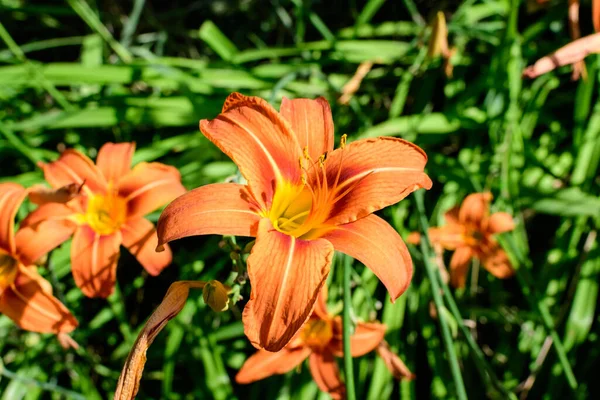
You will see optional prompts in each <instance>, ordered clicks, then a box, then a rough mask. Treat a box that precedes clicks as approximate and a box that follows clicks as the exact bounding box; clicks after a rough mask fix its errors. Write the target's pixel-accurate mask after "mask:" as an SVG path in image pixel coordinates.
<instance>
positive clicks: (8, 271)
mask: <svg viewBox="0 0 600 400" xmlns="http://www.w3.org/2000/svg"><path fill="white" fill-rule="evenodd" d="M18 264H19V263H18V261H17V260H15V259H14V258H13V257H11V256H10V255H8V254H4V253H0V294H1V293H2V292H3V291H4V289H6V288H7V287H9V286H10V285H12V283H13V282H14V281H15V278H16V277H17V269H18V268H17V266H18Z"/></svg>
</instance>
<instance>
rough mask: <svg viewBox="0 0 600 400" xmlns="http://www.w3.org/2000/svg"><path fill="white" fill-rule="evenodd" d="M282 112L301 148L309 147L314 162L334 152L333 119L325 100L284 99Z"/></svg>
mask: <svg viewBox="0 0 600 400" xmlns="http://www.w3.org/2000/svg"><path fill="white" fill-rule="evenodd" d="M280 112H281V115H282V116H283V117H284V118H285V119H287V120H288V121H289V122H290V124H291V126H292V130H293V131H294V133H295V134H296V137H297V138H298V143H299V144H300V147H301V148H303V149H304V148H305V147H307V148H308V154H309V155H310V156H311V157H312V158H313V159H314V160H317V159H318V158H319V156H320V155H322V154H323V153H325V152H329V151H331V150H333V118H332V116H331V107H330V106H329V103H328V102H327V100H325V98H323V97H319V98H318V99H315V100H312V99H293V100H290V99H287V98H285V97H284V98H283V100H282V101H281V109H280Z"/></svg>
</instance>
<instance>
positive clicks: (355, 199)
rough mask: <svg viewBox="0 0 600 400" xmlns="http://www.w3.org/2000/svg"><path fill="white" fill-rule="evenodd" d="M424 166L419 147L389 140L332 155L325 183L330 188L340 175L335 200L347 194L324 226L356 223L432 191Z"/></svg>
mask: <svg viewBox="0 0 600 400" xmlns="http://www.w3.org/2000/svg"><path fill="white" fill-rule="evenodd" d="M426 162H427V155H426V154H425V152H424V151H423V150H421V149H420V148H419V147H417V146H415V145H414V144H412V143H409V142H407V141H405V140H402V139H398V138H391V137H380V138H375V139H363V140H358V141H356V142H353V143H350V144H349V145H348V146H346V147H345V148H343V149H341V148H340V149H336V150H334V151H332V152H331V154H330V155H329V156H328V158H327V161H326V163H325V165H326V168H327V181H328V182H329V184H330V185H332V184H333V183H334V182H335V181H336V176H337V175H338V171H340V174H339V183H338V191H339V192H338V196H342V195H343V194H344V192H347V193H346V194H345V195H344V196H343V197H341V198H340V199H339V200H338V201H337V202H336V203H335V204H334V207H333V210H332V211H331V214H330V220H329V221H328V222H327V223H329V224H345V223H348V222H352V221H356V220H357V219H360V218H362V217H365V216H367V215H369V214H371V213H373V212H375V211H377V210H380V209H382V208H384V207H387V206H389V205H392V204H395V203H397V202H399V201H400V200H402V199H403V198H405V197H406V196H408V195H409V194H410V193H412V192H414V191H415V190H417V189H420V188H426V189H429V188H431V185H432V183H431V179H429V177H428V176H427V174H425V172H423V169H424V167H425V163H426ZM340 168H341V170H340ZM313 170H315V169H313Z"/></svg>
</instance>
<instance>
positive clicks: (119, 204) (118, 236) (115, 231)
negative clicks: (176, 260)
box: [17, 143, 185, 297]
mask: <svg viewBox="0 0 600 400" xmlns="http://www.w3.org/2000/svg"><path fill="white" fill-rule="evenodd" d="M134 151H135V144H134V143H118V144H114V143H107V144H105V145H104V146H102V148H101V149H100V151H99V152H98V159H97V164H96V165H94V163H93V162H92V161H91V160H90V159H89V158H88V157H86V156H85V155H83V154H82V153H80V152H79V151H76V150H66V151H65V152H63V153H62V154H61V156H60V158H59V159H58V160H56V161H54V162H51V163H49V164H40V166H41V168H42V169H43V170H44V176H45V178H46V181H48V183H50V185H51V186H52V187H53V188H62V187H65V186H67V185H72V184H77V185H79V186H80V187H81V190H80V195H79V196H77V197H75V198H74V199H72V200H70V201H68V202H67V203H65V204H62V203H46V204H43V205H41V206H40V207H39V208H38V209H37V210H35V211H34V212H33V213H31V214H30V215H29V216H28V217H27V218H26V219H25V220H24V221H23V222H22V224H21V226H22V229H21V230H20V232H19V234H17V243H18V245H19V246H21V249H22V256H23V257H24V258H25V259H26V260H27V262H28V263H33V262H34V261H36V260H37V259H39V258H40V257H41V256H42V255H44V254H46V253H47V252H49V251H50V250H52V249H54V248H55V247H57V246H58V245H60V244H61V243H63V242H64V241H66V240H67V239H68V238H69V237H71V236H73V243H72V244H71V268H72V272H73V277H74V278H75V283H76V284H77V286H78V287H79V288H81V290H82V292H83V293H84V294H85V295H86V296H88V297H107V296H108V295H110V294H111V293H112V291H113V289H114V285H115V280H116V268H117V261H118V259H119V246H120V245H121V244H122V245H123V246H125V247H127V249H129V251H130V252H131V253H132V254H133V255H134V256H135V257H136V258H137V259H138V261H139V262H140V264H142V266H143V267H144V268H145V269H146V270H147V271H148V273H150V274H151V275H158V274H159V273H160V272H161V271H162V270H163V269H164V268H165V267H166V266H167V265H169V264H170V263H171V252H170V251H169V250H168V249H167V251H165V252H163V253H156V252H155V249H156V246H157V241H158V239H157V237H156V230H155V228H154V225H153V224H152V223H151V222H150V221H148V220H147V219H145V218H144V215H146V214H148V213H150V212H152V211H154V210H156V209H157V208H159V207H161V206H163V205H164V204H166V203H168V202H169V201H171V200H173V199H174V198H175V197H177V196H179V195H181V194H183V193H185V188H184V187H183V185H182V184H181V177H180V175H179V171H177V169H176V168H173V167H170V166H167V165H164V164H160V163H145V162H144V163H140V164H137V165H136V166H135V167H133V168H130V165H131V159H132V157H133V153H134Z"/></svg>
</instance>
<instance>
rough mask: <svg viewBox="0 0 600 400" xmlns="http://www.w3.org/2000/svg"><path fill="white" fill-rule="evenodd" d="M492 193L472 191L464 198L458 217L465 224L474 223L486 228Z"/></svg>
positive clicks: (480, 227)
mask: <svg viewBox="0 0 600 400" xmlns="http://www.w3.org/2000/svg"><path fill="white" fill-rule="evenodd" d="M490 201H492V194H491V193H472V194H470V195H468V196H467V197H465V199H464V200H463V202H462V204H461V206H460V211H459V214H458V219H459V221H460V223H461V224H463V225H472V226H475V227H478V229H479V230H484V229H485V226H484V224H485V223H487V218H488V216H489V215H490Z"/></svg>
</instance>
